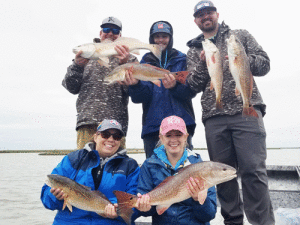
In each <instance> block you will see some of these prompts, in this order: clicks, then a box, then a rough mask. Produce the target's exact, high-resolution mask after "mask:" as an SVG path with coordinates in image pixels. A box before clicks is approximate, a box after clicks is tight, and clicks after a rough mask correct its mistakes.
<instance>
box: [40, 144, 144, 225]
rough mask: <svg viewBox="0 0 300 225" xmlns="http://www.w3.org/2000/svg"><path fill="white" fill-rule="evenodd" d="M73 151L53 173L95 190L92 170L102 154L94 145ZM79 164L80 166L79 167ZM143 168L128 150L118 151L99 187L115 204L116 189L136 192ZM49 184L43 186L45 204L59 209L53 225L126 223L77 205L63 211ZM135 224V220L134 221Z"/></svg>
mask: <svg viewBox="0 0 300 225" xmlns="http://www.w3.org/2000/svg"><path fill="white" fill-rule="evenodd" d="M89 146H91V145H89V144H87V145H86V146H85V148H86V149H82V150H78V151H74V152H72V153H70V154H68V155H67V156H65V157H64V158H63V159H62V161H61V162H60V163H59V164H58V165H57V167H56V168H55V169H54V170H53V171H52V174H59V175H62V176H66V177H68V178H71V179H74V177H75V175H76V173H77V171H78V173H77V175H76V178H75V181H76V182H78V183H79V184H82V185H85V186H88V187H91V190H95V184H94V180H93V177H92V169H93V168H95V167H97V166H99V164H100V156H99V154H98V152H97V151H96V150H92V149H94V148H89ZM78 167H79V168H78ZM139 172H140V168H139V166H138V164H137V162H136V161H135V160H134V159H132V158H129V157H128V156H127V155H126V150H121V151H118V152H117V153H116V154H115V156H114V157H112V158H111V159H110V160H109V161H108V162H107V163H106V164H105V165H104V169H103V176H102V180H101V183H100V185H99V188H98V190H99V191H101V192H102V193H103V194H104V195H105V196H106V197H107V198H108V199H109V200H110V201H111V202H112V203H117V199H116V197H115V195H114V194H113V191H114V190H120V191H124V192H128V193H131V194H136V188H137V180H138V175H139ZM50 189H51V188H50V187H49V186H47V185H46V184H45V185H44V186H43V188H42V192H41V200H42V203H43V204H44V206H45V207H46V208H47V209H50V210H58V212H57V214H56V216H55V219H54V222H53V224H54V225H58V224H60V225H61V224H89V225H92V224H112V225H121V224H122V225H126V223H125V222H124V220H123V219H122V218H121V217H118V218H116V219H108V218H104V217H102V216H100V215H98V214H97V213H95V212H88V211H84V210H81V209H78V208H76V207H72V209H73V212H70V211H69V209H68V208H67V207H66V208H65V209H64V210H62V207H63V200H58V199H56V197H55V196H54V195H53V194H52V193H50ZM132 224H134V223H132Z"/></svg>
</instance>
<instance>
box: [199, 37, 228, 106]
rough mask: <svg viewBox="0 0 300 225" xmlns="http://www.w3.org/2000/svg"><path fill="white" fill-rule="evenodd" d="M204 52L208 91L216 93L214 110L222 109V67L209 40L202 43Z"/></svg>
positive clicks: (216, 51)
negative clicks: (208, 79)
mask: <svg viewBox="0 0 300 225" xmlns="http://www.w3.org/2000/svg"><path fill="white" fill-rule="evenodd" d="M202 46H203V49H204V52H205V58H206V65H207V69H208V73H209V76H210V80H211V81H210V90H211V91H212V90H213V89H214V90H215V93H216V108H217V109H222V108H223V105H222V104H223V103H222V83H223V67H222V60H221V55H220V52H219V49H218V48H217V46H215V44H214V43H212V42H211V41H210V40H208V39H205V41H202Z"/></svg>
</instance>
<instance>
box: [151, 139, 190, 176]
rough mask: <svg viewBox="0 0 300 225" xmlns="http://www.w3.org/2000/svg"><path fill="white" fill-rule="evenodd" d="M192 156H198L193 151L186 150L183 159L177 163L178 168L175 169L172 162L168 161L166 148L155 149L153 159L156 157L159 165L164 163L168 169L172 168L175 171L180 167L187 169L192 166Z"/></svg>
mask: <svg viewBox="0 0 300 225" xmlns="http://www.w3.org/2000/svg"><path fill="white" fill-rule="evenodd" d="M190 156H196V154H195V153H194V152H193V151H191V150H189V149H188V148H186V149H185V150H184V153H183V155H182V157H181V159H180V160H179V161H178V162H177V164H176V166H175V168H174V167H173V166H172V165H171V163H170V161H169V160H168V157H167V154H166V150H165V146H164V145H162V146H160V147H158V148H156V149H154V156H152V157H153V159H154V157H156V158H157V160H156V161H157V163H159V164H160V163H163V164H164V165H165V166H166V167H170V168H172V169H174V170H177V169H178V168H180V167H185V166H187V165H190V164H191V162H190V160H189V157H190ZM152 157H151V158H152ZM152 162H155V160H153V161H152Z"/></svg>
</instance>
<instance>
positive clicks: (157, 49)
mask: <svg viewBox="0 0 300 225" xmlns="http://www.w3.org/2000/svg"><path fill="white" fill-rule="evenodd" d="M151 52H152V53H153V54H154V55H155V56H156V57H157V58H158V59H159V61H160V60H161V52H162V48H161V46H159V45H152V48H151Z"/></svg>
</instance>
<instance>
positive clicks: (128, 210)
mask: <svg viewBox="0 0 300 225" xmlns="http://www.w3.org/2000/svg"><path fill="white" fill-rule="evenodd" d="M113 193H114V195H115V196H116V197H117V200H118V208H117V214H118V215H119V216H121V217H122V218H123V220H124V221H125V222H126V223H127V224H128V225H130V224H131V216H132V214H133V210H132V208H133V207H135V205H136V201H137V196H135V195H132V194H129V193H126V192H123V191H113Z"/></svg>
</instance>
